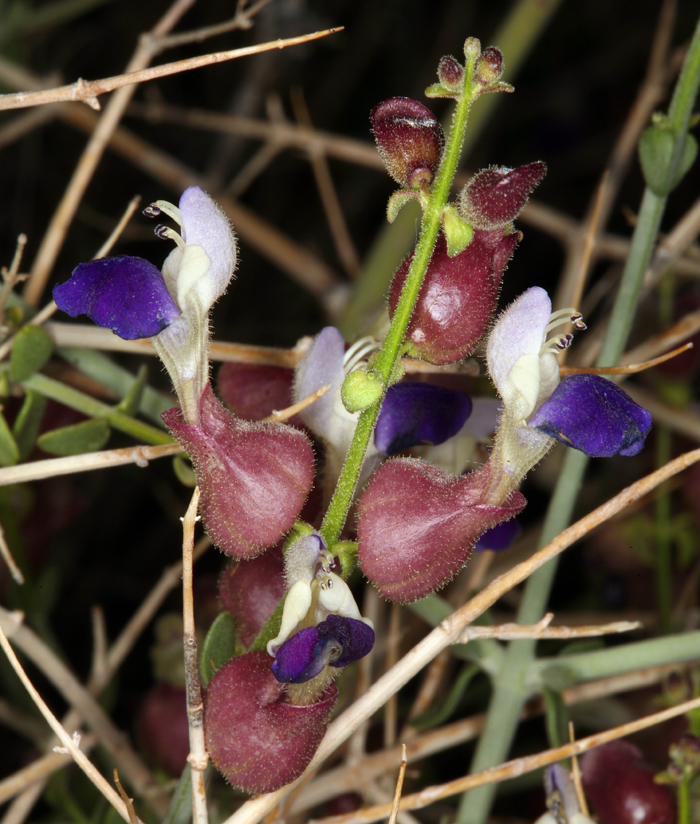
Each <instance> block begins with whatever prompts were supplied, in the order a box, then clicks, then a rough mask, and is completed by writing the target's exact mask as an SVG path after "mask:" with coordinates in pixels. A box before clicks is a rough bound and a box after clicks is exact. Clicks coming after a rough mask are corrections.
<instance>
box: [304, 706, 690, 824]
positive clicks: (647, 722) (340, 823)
mask: <svg viewBox="0 0 700 824" xmlns="http://www.w3.org/2000/svg"><path fill="white" fill-rule="evenodd" d="M698 707H700V698H694V699H693V700H692V701H686V702H685V703H684V704H678V705H677V706H675V707H671V708H670V709H667V710H663V711H662V712H657V713H655V714H654V715H648V716H647V717H646V718H640V719H639V720H638V721H630V722H629V723H628V724H623V725H622V726H620V727H614V728H613V729H611V730H606V731H605V732H600V733H597V734H596V735H590V736H588V738H582V739H580V740H579V741H574V742H573V743H572V744H566V745H565V746H563V747H556V748H554V749H551V750H545V751H544V752H540V753H537V754H536V755H530V756H526V757H525V758H516V759H514V760H512V761H506V762H505V763H503V764H500V765H499V766H497V767H490V768H489V769H487V770H481V771H480V772H477V773H473V774H472V775H467V776H464V777H463V778H458V779H456V780H455V781H448V782H447V783H446V784H439V785H437V786H433V787H426V788H425V789H424V790H421V791H420V792H417V793H413V794H412V795H406V796H404V797H403V799H402V800H401V805H400V808H399V809H401V810H418V809H421V808H422V807H427V806H428V805H429V804H433V803H434V802H435V801H439V800H441V799H443V798H449V797H450V796H453V795H457V794H458V793H463V792H466V791H467V790H472V789H474V787H481V786H483V785H484V784H496V783H498V782H500V781H506V780H507V779H510V778H516V777H518V776H520V775H525V773H529V772H532V771H533V770H537V769H541V768H542V767H546V766H548V765H549V764H555V763H556V762H557V761H561V760H562V759H563V758H571V757H572V756H574V755H581V754H583V753H584V752H586V751H587V750H591V749H593V748H594V747H599V746H600V745H601V744H605V743H607V742H608V741H615V740H616V739H618V738H622V737H623V736H626V735H631V734H632V733H634V732H639V730H644V729H648V728H649V727H653V726H655V725H656V724H661V723H662V722H663V721H668V719H670V718H676V717H677V716H678V715H683V714H684V713H686V712H689V711H690V710H694V709H697V708H698ZM391 809H392V805H391V804H381V805H376V806H374V807H366V808H365V809H363V810H357V811H356V812H352V813H348V814H347V815H334V816H328V817H327V818H321V819H316V820H315V822H314V824H321V822H322V823H323V824H370V822H372V821H380V820H381V819H382V818H386V817H387V816H388V815H389V814H390V813H391Z"/></svg>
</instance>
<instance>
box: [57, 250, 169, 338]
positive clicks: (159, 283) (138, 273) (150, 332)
mask: <svg viewBox="0 0 700 824" xmlns="http://www.w3.org/2000/svg"><path fill="white" fill-rule="evenodd" d="M53 297H54V300H55V301H56V304H57V305H58V308H59V309H62V310H63V311H64V312H66V313H67V314H68V315H70V316H71V317H77V316H78V315H87V316H88V317H89V318H90V319H91V320H93V321H94V322H95V323H96V324H97V325H98V326H103V327H105V328H106V329H111V330H112V331H113V332H115V333H116V334H117V335H119V337H120V338H123V339H124V340H135V339H136V338H150V337H153V336H154V335H157V334H159V333H160V332H162V331H163V329H165V328H166V326H168V325H169V324H170V323H172V321H173V320H174V319H175V318H177V317H179V316H180V310H179V309H178V308H177V304H176V303H175V301H174V300H173V299H172V297H171V296H170V293H169V292H168V290H167V288H166V286H165V281H164V280H163V275H162V274H161V273H160V271H159V270H158V269H157V268H156V267H155V266H154V265H153V264H152V263H149V262H148V261H147V260H143V259H142V258H139V257H130V256H128V255H120V256H119V257H107V258H100V259H99V260H91V261H89V262H88V263H81V264H79V265H78V266H76V268H75V269H74V270H73V274H72V275H71V278H70V280H68V281H66V282H65V283H62V284H60V285H59V286H56V287H55V288H54V290H53Z"/></svg>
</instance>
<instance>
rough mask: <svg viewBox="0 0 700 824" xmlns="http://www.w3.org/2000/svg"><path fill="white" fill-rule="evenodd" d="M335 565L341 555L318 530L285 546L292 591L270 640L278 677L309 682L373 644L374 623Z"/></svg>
mask: <svg viewBox="0 0 700 824" xmlns="http://www.w3.org/2000/svg"><path fill="white" fill-rule="evenodd" d="M336 570H338V559H337V558H336V557H335V556H334V555H333V554H332V553H331V552H329V550H328V549H327V548H326V545H325V543H324V541H323V538H321V536H320V535H319V534H318V533H316V532H309V533H307V534H306V535H302V536H301V537H300V538H299V539H298V540H296V541H294V542H293V543H292V544H291V545H290V546H288V547H286V548H285V553H284V571H285V578H286V579H287V586H288V591H287V596H286V598H285V600H284V608H283V610H282V621H281V624H280V629H279V633H278V634H277V637H276V638H273V639H272V641H270V642H269V643H268V645H267V651H268V653H269V654H270V655H272V656H273V657H274V658H275V663H274V664H273V665H272V670H273V672H274V673H275V677H276V678H277V679H278V680H279V681H285V682H287V683H295V684H297V683H302V682H304V681H308V680H309V679H311V678H314V677H315V676H316V675H319V674H320V673H321V672H322V671H323V670H324V669H325V668H326V667H327V666H333V667H344V666H345V665H346V664H349V663H350V662H351V661H356V660H357V659H358V658H362V657H363V656H364V655H367V653H368V652H369V651H370V650H371V649H372V646H373V644H374V630H373V627H372V622H371V621H370V620H368V619H367V618H363V617H362V616H361V615H360V610H359V609H358V608H357V604H356V603H355V599H354V598H353V597H352V593H351V592H350V588H349V587H348V585H347V584H346V583H345V581H344V580H343V579H342V578H341V577H340V575H338V574H337V571H336ZM280 656H281V657H280Z"/></svg>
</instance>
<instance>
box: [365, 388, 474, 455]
mask: <svg viewBox="0 0 700 824" xmlns="http://www.w3.org/2000/svg"><path fill="white" fill-rule="evenodd" d="M471 411H472V402H471V400H470V398H469V396H468V395H465V393H464V392H460V391H458V390H455V389H446V388H445V387H444V386H436V385H434V384H430V383H421V382H418V381H415V382H408V383H395V384H394V385H393V386H390V387H389V390H388V391H387V393H386V397H385V399H384V403H383V404H382V409H381V412H380V413H379V419H378V421H377V427H376V429H375V432H374V445H375V446H376V447H377V449H378V450H379V451H380V452H384V453H385V454H386V455H396V454H397V452H402V451H403V450H404V449H408V448H409V447H411V446H418V445H419V444H424V443H430V444H441V443H444V442H445V441H446V440H448V439H449V438H451V437H452V436H453V435H456V434H457V433H458V432H459V430H460V429H461V428H462V426H463V424H464V422H465V421H466V420H467V418H468V417H469V415H470V413H471Z"/></svg>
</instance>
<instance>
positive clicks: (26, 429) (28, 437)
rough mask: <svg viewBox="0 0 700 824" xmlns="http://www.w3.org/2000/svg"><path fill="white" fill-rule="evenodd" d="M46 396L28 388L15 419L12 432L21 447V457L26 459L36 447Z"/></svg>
mask: <svg viewBox="0 0 700 824" xmlns="http://www.w3.org/2000/svg"><path fill="white" fill-rule="evenodd" d="M46 402H47V401H46V398H45V397H44V396H43V395H40V394H39V393H38V392H34V391H33V390H32V389H27V391H26V394H25V396H24V402H23V403H22V408H21V409H20V410H19V415H17V418H16V419H15V422H14V425H13V427H12V433H13V435H14V436H15V440H16V441H17V446H18V447H19V453H20V457H21V458H22V459H23V460H24V459H25V458H26V457H27V456H28V455H29V453H30V452H31V451H32V449H34V444H35V443H36V439H37V437H38V435H39V427H40V426H41V419H42V418H43V417H44V410H45V409H46Z"/></svg>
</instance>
